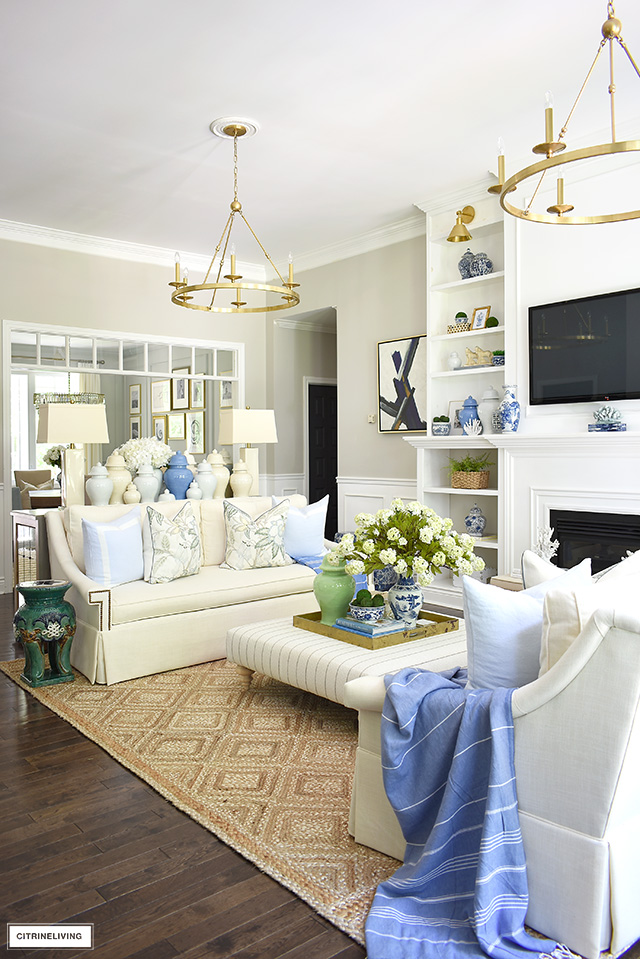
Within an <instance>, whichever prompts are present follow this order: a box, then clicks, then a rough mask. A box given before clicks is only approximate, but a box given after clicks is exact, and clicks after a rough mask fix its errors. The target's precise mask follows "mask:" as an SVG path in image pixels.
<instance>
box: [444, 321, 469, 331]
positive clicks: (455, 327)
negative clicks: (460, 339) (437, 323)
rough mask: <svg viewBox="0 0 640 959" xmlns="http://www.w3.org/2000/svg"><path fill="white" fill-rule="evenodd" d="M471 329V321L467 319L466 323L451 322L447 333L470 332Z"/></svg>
mask: <svg viewBox="0 0 640 959" xmlns="http://www.w3.org/2000/svg"><path fill="white" fill-rule="evenodd" d="M470 329H471V323H469V321H468V320H467V321H466V322H465V323H449V325H448V326H447V333H468V332H469V330H470Z"/></svg>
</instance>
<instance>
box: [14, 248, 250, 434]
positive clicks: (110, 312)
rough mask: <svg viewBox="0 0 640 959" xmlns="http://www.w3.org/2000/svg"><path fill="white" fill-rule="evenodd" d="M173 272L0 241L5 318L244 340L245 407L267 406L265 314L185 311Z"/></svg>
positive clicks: (191, 336)
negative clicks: (176, 299)
mask: <svg viewBox="0 0 640 959" xmlns="http://www.w3.org/2000/svg"><path fill="white" fill-rule="evenodd" d="M171 275H172V269H171V268H170V267H166V268H165V267H161V266H154V265H149V264H144V263H134V262H128V261H125V260H117V259H112V258H109V257H104V256H95V255H92V254H86V253H75V252H68V251H64V250H57V249H52V248H49V247H44V246H36V245H34V244H29V243H14V242H11V241H8V240H0V318H1V319H2V320H12V321H17V322H23V323H47V324H51V325H52V326H54V327H56V328H62V327H65V326H72V327H81V328H85V329H97V330H110V331H114V332H125V333H126V332H129V333H142V334H154V333H155V334H158V335H159V336H169V337H171V336H175V337H179V338H181V339H183V338H193V339H198V340H212V341H214V340H218V341H220V340H226V341H232V342H244V343H245V344H246V354H245V357H246V402H247V404H248V405H250V406H255V407H263V406H265V404H266V382H267V369H266V364H265V348H266V323H267V321H266V319H265V315H264V314H262V313H256V314H244V315H243V314H240V315H237V316H229V315H228V314H219V315H216V314H208V313H207V314H205V313H202V312H200V311H198V310H189V311H187V310H183V309H180V308H179V307H177V306H174V305H173V304H172V303H171V301H170V298H169V293H170V288H169V286H168V285H167V284H168V282H169V280H170V279H171V278H172V276H171ZM0 349H1V345H0ZM0 422H1V420H0ZM2 448H3V450H4V448H5V444H2Z"/></svg>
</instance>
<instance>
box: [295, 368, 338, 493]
mask: <svg viewBox="0 0 640 959" xmlns="http://www.w3.org/2000/svg"><path fill="white" fill-rule="evenodd" d="M310 386H335V387H337V386H338V380H337V379H336V378H335V377H327V376H303V377H302V394H303V395H302V456H303V471H302V475H303V484H304V485H303V489H304V495H305V496H306V497H307V502H309V387H310ZM336 399H337V390H336Z"/></svg>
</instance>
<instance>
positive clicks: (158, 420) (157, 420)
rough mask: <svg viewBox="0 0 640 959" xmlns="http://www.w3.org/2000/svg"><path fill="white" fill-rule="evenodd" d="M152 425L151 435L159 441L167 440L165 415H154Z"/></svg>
mask: <svg viewBox="0 0 640 959" xmlns="http://www.w3.org/2000/svg"><path fill="white" fill-rule="evenodd" d="M152 426H153V435H154V436H155V438H156V439H157V440H159V441H160V442H161V443H166V442H167V417H166V416H154V417H152Z"/></svg>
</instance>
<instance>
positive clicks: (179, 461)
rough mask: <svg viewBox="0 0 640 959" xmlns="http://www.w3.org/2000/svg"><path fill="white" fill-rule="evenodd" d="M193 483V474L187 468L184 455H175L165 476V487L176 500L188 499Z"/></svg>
mask: <svg viewBox="0 0 640 959" xmlns="http://www.w3.org/2000/svg"><path fill="white" fill-rule="evenodd" d="M192 482H193V473H192V471H191V470H190V469H189V467H188V466H187V457H186V456H185V455H184V453H174V454H173V456H172V457H171V459H170V460H169V465H168V466H167V468H166V470H165V474H164V485H165V486H166V488H167V490H168V491H169V492H170V493H173V495H174V496H175V498H176V499H186V498H187V490H188V489H189V486H190V485H191V483H192Z"/></svg>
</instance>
